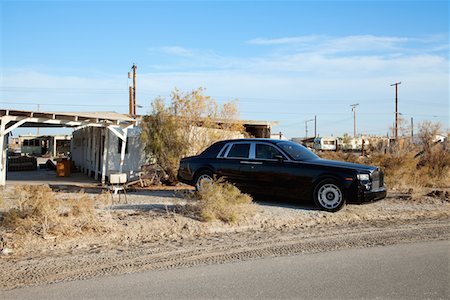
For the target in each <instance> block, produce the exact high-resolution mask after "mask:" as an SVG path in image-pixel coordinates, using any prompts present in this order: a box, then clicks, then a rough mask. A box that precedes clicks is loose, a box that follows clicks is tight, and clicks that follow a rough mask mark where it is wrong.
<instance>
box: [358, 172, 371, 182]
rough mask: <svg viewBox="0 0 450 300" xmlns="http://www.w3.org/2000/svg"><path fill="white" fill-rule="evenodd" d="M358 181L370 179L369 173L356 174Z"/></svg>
mask: <svg viewBox="0 0 450 300" xmlns="http://www.w3.org/2000/svg"><path fill="white" fill-rule="evenodd" d="M358 180H359V181H370V176H369V174H358Z"/></svg>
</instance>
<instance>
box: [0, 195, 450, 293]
mask: <svg viewBox="0 0 450 300" xmlns="http://www.w3.org/2000/svg"><path fill="white" fill-rule="evenodd" d="M67 192H68V190H64V189H63V190H62V191H60V193H61V194H62V195H63V194H64V193H67ZM183 193H184V191H183V190H177V191H173V190H141V191H137V192H136V193H131V194H128V197H127V200H128V203H115V204H113V205H112V206H111V207H110V206H107V207H101V208H98V209H97V212H98V214H99V215H100V216H101V218H102V220H103V221H104V222H105V223H107V224H109V226H111V229H112V230H109V231H107V232H103V233H98V232H97V233H96V232H92V233H83V235H79V236H74V237H53V238H49V239H43V238H36V237H29V238H28V239H25V240H24V242H23V243H21V244H14V245H9V246H10V247H11V248H12V250H13V253H12V254H9V255H4V256H0V268H1V270H2V272H0V289H3V290H5V289H12V288H17V287H23V286H29V285H39V284H48V283H53V282H60V281H68V280H79V279H87V278H92V277H98V276H110V275H117V274H125V273H132V272H139V271H144V270H151V269H167V268H177V267H188V266H193V265H198V264H210V263H225V262H229V261H238V260H246V259H256V258H261V257H267V256H281V255H291V254H295V253H300V252H318V251H331V250H335V249H342V248H350V247H370V246H375V245H387V244H394V243H407V242H413V241H419V240H448V239H449V237H450V222H449V221H450V199H449V192H448V190H441V191H439V192H434V193H433V191H429V192H427V193H428V194H430V196H421V197H413V198H411V196H410V195H408V194H404V193H390V194H389V195H388V197H387V198H386V199H384V200H382V201H379V202H375V203H371V204H366V205H347V206H346V207H345V209H344V210H342V211H340V212H338V213H334V214H333V213H326V212H322V211H318V210H316V209H315V208H314V207H313V206H308V205H298V204H296V203H292V202H285V201H281V202H280V201H276V202H275V201H267V200H264V201H262V200H259V201H257V202H256V208H255V213H254V214H253V215H252V216H248V217H247V218H245V219H244V220H241V221H240V222H239V223H237V224H233V225H229V224H224V223H221V222H213V223H203V222H200V221H198V220H195V219H192V218H190V217H189V216H186V215H183V214H180V213H177V211H178V210H176V207H177V206H183V205H184V204H185V203H186V202H187V201H189V200H186V197H185V196H184V195H183ZM117 198H118V197H117V196H116V199H115V200H116V201H117V200H118V199H117ZM123 200H124V199H123V197H122V201H123ZM2 234H3V235H4V237H5V239H6V240H8V233H7V232H3V233H2ZM5 270H7V271H6V272H5Z"/></svg>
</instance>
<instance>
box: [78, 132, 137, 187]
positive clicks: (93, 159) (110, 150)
mask: <svg viewBox="0 0 450 300" xmlns="http://www.w3.org/2000/svg"><path fill="white" fill-rule="evenodd" d="M123 141H125V143H124V142H123ZM70 152H71V159H72V160H73V162H74V164H75V166H76V167H78V168H80V170H81V171H82V172H83V173H85V174H87V175H89V176H93V177H94V178H95V179H100V178H101V180H102V183H105V182H106V177H108V178H109V177H110V175H111V174H117V173H126V174H127V181H130V180H133V179H135V178H137V176H138V173H139V171H140V169H141V166H142V165H143V164H144V163H145V159H144V158H145V156H144V149H143V148H142V144H141V143H140V129H139V128H137V127H128V128H125V129H123V128H122V129H118V128H113V127H93V126H86V127H82V128H79V129H78V130H75V131H74V132H73V138H72V147H71V151H70Z"/></svg>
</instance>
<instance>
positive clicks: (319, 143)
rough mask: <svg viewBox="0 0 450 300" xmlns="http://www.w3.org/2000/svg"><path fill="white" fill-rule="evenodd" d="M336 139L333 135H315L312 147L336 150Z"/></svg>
mask: <svg viewBox="0 0 450 300" xmlns="http://www.w3.org/2000/svg"><path fill="white" fill-rule="evenodd" d="M337 143H338V140H337V138H334V137H317V138H315V139H314V146H313V147H314V149H315V150H322V151H336V149H337V148H336V146H337Z"/></svg>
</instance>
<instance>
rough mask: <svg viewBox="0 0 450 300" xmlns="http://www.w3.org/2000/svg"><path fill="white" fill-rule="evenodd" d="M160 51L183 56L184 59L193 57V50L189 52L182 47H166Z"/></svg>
mask: <svg viewBox="0 0 450 300" xmlns="http://www.w3.org/2000/svg"><path fill="white" fill-rule="evenodd" d="M160 50H161V52H162V53H165V54H171V55H175V56H182V57H191V56H193V52H192V51H191V50H188V49H186V48H183V47H180V46H166V47H162V48H161V49H160Z"/></svg>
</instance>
